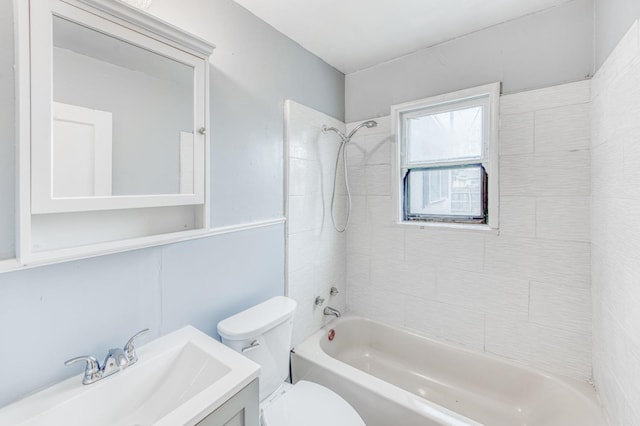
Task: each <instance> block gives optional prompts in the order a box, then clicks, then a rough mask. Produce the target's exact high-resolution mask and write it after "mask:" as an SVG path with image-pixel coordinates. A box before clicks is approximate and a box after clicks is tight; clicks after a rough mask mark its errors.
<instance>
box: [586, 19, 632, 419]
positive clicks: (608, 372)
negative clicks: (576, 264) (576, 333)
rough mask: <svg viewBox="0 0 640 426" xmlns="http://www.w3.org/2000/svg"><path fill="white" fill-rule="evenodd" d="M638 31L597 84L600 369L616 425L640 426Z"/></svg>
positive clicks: (594, 145)
mask: <svg viewBox="0 0 640 426" xmlns="http://www.w3.org/2000/svg"><path fill="white" fill-rule="evenodd" d="M639 28H640V23H639V22H638V21H636V22H635V23H634V24H633V26H632V27H631V29H630V30H629V31H628V33H627V34H626V36H625V37H624V38H623V39H622V40H621V41H620V43H619V44H618V46H617V47H616V49H615V50H614V51H613V52H612V54H611V55H610V56H609V58H608V59H607V61H606V62H605V63H604V65H603V66H602V67H601V68H600V70H599V71H598V72H597V74H596V76H595V77H594V78H593V80H592V110H591V114H592V120H593V121H592V133H591V149H592V152H593V158H592V162H591V168H592V222H591V238H592V277H593V300H594V305H593V312H594V335H593V364H594V380H595V384H596V387H597V388H598V392H599V394H600V399H601V400H602V402H603V405H604V409H605V413H606V415H607V417H608V419H609V422H610V424H611V425H640V403H639V401H640V386H639V385H638V384H639V383H640V310H638V306H640V262H638V253H640V218H639V217H640V216H639V214H638V212H640V119H639V117H640V30H639Z"/></svg>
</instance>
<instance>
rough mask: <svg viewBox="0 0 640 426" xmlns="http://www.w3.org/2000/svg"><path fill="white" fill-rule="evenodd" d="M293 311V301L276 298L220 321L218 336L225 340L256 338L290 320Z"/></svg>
mask: <svg viewBox="0 0 640 426" xmlns="http://www.w3.org/2000/svg"><path fill="white" fill-rule="evenodd" d="M295 311H296V301H295V300H293V299H290V298H288V297H285V296H276V297H273V298H271V299H269V300H267V301H265V302H262V303H260V304H258V305H255V306H252V307H251V308H249V309H247V310H244V311H242V312H238V313H237V314H235V315H233V316H230V317H229V318H226V319H224V320H222V321H220V322H219V323H218V334H220V336H222V337H223V338H224V339H227V340H244V339H251V338H254V337H258V336H259V335H261V334H262V333H264V332H265V331H267V330H269V329H271V328H273V327H275V326H276V325H278V324H281V323H283V322H284V321H286V320H287V319H289V318H291V317H292V316H293V314H294V312H295Z"/></svg>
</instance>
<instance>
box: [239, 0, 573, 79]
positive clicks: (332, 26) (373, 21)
mask: <svg viewBox="0 0 640 426" xmlns="http://www.w3.org/2000/svg"><path fill="white" fill-rule="evenodd" d="M234 1H235V2H236V3H238V4H240V5H241V6H243V7H244V8H246V9H247V10H249V11H250V12H251V13H253V14H254V15H256V16H258V17H259V18H260V19H262V20H263V21H265V22H267V23H268V24H270V25H271V26H273V27H274V28H276V29H277V30H278V31H280V32H281V33H283V34H285V35H287V36H288V37H289V38H291V39H293V40H294V41H296V42H297V43H299V44H300V45H301V46H303V47H304V48H305V49H307V50H309V51H311V52H312V53H314V54H315V55H317V56H319V57H320V58H322V59H323V60H324V61H326V62H327V63H329V64H331V65H333V66H334V67H335V68H337V69H338V70H340V71H342V72H343V73H345V74H349V73H352V72H354V71H358V70H361V69H364V68H368V67H370V66H372V65H375V64H378V63H381V62H385V61H388V60H390V59H393V58H397V57H399V56H402V55H406V54H408V53H411V52H414V51H416V50H418V49H421V48H425V47H429V46H433V45H436V44H439V43H442V42H444V41H447V40H451V39H453V38H456V37H460V36H462V35H465V34H469V33H472V32H474V31H478V30H481V29H483V28H487V27H490V26H492V25H496V24H499V23H501V22H505V21H508V20H511V19H515V18H518V17H521V16H524V15H528V14H531V13H535V12H539V11H541V10H544V9H548V8H551V7H554V6H557V5H560V4H563V3H567V2H568V1H570V0H234Z"/></svg>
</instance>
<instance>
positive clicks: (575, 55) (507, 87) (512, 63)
mask: <svg viewBox="0 0 640 426" xmlns="http://www.w3.org/2000/svg"><path fill="white" fill-rule="evenodd" d="M608 1H609V0H606V2H608ZM615 1H629V2H631V1H634V0H615ZM604 2H605V1H604V0H603V1H602V3H604ZM592 74H593V0H571V1H568V2H566V3H564V4H562V5H560V6H557V7H555V8H552V9H548V10H546V11H542V12H539V13H534V14H531V15H527V16H524V17H522V18H519V19H515V20H512V21H508V22H505V23H503V24H499V25H495V26H493V27H490V28H487V29H485V30H481V31H477V32H474V33H471V34H468V35H465V36H462V37H459V38H456V39H454V40H451V41H449V42H446V43H442V44H439V45H436V46H432V47H429V48H425V49H422V50H419V51H417V52H415V53H411V54H409V55H405V56H402V57H400V58H397V59H393V60H391V61H388V62H385V63H382V64H379V65H375V66H373V67H370V68H367V69H364V70H362V71H358V72H354V73H351V74H349V75H347V77H346V121H347V122H352V121H361V120H364V119H366V118H370V117H381V116H386V115H389V106H390V105H393V104H398V103H402V102H406V101H411V100H414V99H420V98H424V97H428V96H432V95H436V94H441V93H447V92H452V91H455V90H458V89H460V88H463V87H473V86H478V85H480V84H485V83H488V82H492V81H502V83H503V92H504V93H514V92H519V91H523V90H531V89H537V88H542V87H548V86H553V85H557V84H561V83H568V82H571V81H577V80H582V79H584V78H587V77H588V76H590V75H592Z"/></svg>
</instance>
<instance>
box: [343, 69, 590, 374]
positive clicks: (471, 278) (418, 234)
mask: <svg viewBox="0 0 640 426" xmlns="http://www.w3.org/2000/svg"><path fill="white" fill-rule="evenodd" d="M589 101H590V83H589V81H580V82H577V83H571V84H566V85H560V86H554V87H549V88H545V89H540V90H534V91H529V92H522V93H518V94H513V95H507V96H502V98H501V114H500V122H501V133H500V230H499V233H497V232H482V231H462V230H443V229H437V228H425V229H421V228H419V227H415V226H408V225H403V226H400V225H396V224H395V223H394V217H393V212H394V206H393V201H392V182H393V179H394V177H393V175H392V164H393V161H394V152H395V141H394V138H393V137H392V136H391V131H390V125H389V124H390V123H389V117H382V118H377V119H376V120H378V122H379V123H380V126H378V127H377V128H373V129H366V130H364V129H363V131H362V132H361V133H360V134H359V135H358V136H356V137H354V139H353V142H352V146H350V147H349V159H350V160H351V163H350V166H349V180H350V182H351V183H352V193H353V194H354V195H355V196H354V204H355V208H354V217H353V222H352V227H351V228H350V229H349V230H348V231H347V232H348V235H347V280H348V281H347V283H348V284H347V288H348V291H347V306H348V309H349V310H350V311H352V312H355V313H357V314H362V315H365V316H369V317H371V318H375V319H378V320H381V321H384V322H387V323H391V324H396V325H399V326H404V327H408V328H411V329H414V330H416V331H418V332H419V333H422V334H424V335H426V336H429V337H433V338H436V339H439V340H445V341H450V342H453V343H456V344H459V345H463V346H465V347H468V348H471V349H474V350H478V351H485V352H488V353H492V354H496V355H500V356H503V357H506V358H510V359H514V360H517V361H519V362H522V363H525V364H528V365H531V366H534V367H537V368H541V369H543V370H546V371H551V372H557V373H560V374H564V375H568V376H572V377H575V378H578V379H581V380H588V379H589V378H590V377H591V292H590V282H591V280H590V271H589V269H590V267H589V265H590V244H589V242H590V238H589V223H590V204H589V197H590V193H591V192H590V191H591V188H590V175H589V167H590V146H589V140H590V123H589ZM351 126H353V124H350V125H348V126H347V128H349V127H351Z"/></svg>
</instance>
